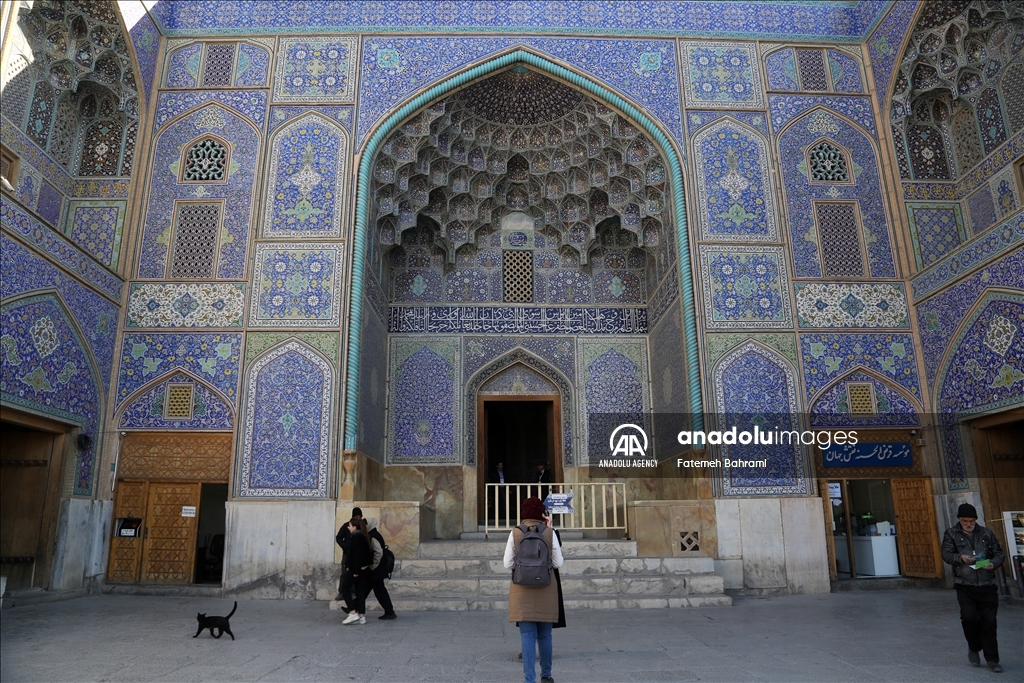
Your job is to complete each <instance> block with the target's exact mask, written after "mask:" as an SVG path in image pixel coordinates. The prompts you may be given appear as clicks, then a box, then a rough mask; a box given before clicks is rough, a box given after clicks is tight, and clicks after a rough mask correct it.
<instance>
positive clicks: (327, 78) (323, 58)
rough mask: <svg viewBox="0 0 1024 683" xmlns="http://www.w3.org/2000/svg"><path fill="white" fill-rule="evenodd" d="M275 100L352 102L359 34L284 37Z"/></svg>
mask: <svg viewBox="0 0 1024 683" xmlns="http://www.w3.org/2000/svg"><path fill="white" fill-rule="evenodd" d="M280 41H281V44H280V47H279V48H278V50H277V75H276V78H275V79H274V102H351V101H353V100H354V99H355V91H356V79H355V75H356V55H355V51H356V44H357V42H358V41H357V39H356V38H332V39H329V40H328V39H325V38H281V39H280Z"/></svg>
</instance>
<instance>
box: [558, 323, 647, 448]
mask: <svg viewBox="0 0 1024 683" xmlns="http://www.w3.org/2000/svg"><path fill="white" fill-rule="evenodd" d="M577 343H578V344H579V355H578V356H577V364H578V365H577V370H576V372H577V376H578V377H579V380H578V381H579V383H580V391H579V406H580V417H581V420H582V425H581V428H582V431H583V435H582V436H583V438H582V443H583V444H585V446H586V448H587V450H586V452H582V453H579V454H578V461H577V462H578V464H580V465H585V464H587V463H589V462H591V461H592V460H595V459H599V458H600V457H602V455H604V454H606V453H607V449H608V445H607V441H606V439H607V438H608V435H610V434H611V431H612V429H614V426H615V425H617V424H620V423H621V422H622V421H623V420H622V418H623V416H630V417H632V419H634V420H641V421H645V418H644V415H643V413H649V412H650V410H651V408H650V406H651V397H650V393H649V387H650V373H649V370H648V360H647V340H646V339H626V338H623V339H602V340H600V341H598V340H589V339H587V340H582V339H581V340H579V341H578V342H577ZM612 422H614V424H612ZM645 422H646V421H645ZM642 426H644V427H645V428H649V426H650V425H648V424H644V425H642ZM648 431H649V429H648ZM595 451H596V452H595ZM592 456H593V457H592Z"/></svg>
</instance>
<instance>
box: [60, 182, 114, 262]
mask: <svg viewBox="0 0 1024 683" xmlns="http://www.w3.org/2000/svg"><path fill="white" fill-rule="evenodd" d="M127 210H128V202H125V201H106V200H98V199H91V200H81V199H73V200H71V201H70V202H69V203H68V218H67V221H68V225H67V229H66V230H65V232H66V233H67V234H68V235H69V236H70V237H71V239H73V240H74V241H75V243H77V244H78V245H79V246H80V247H82V248H83V249H85V250H86V251H87V252H89V253H90V254H91V255H92V256H94V257H95V258H96V260H97V261H99V262H100V263H102V264H103V265H105V266H107V267H108V268H110V269H111V270H117V268H118V266H119V264H120V262H121V236H122V234H123V233H124V217H125V214H126V213H127Z"/></svg>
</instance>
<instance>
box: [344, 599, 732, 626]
mask: <svg viewBox="0 0 1024 683" xmlns="http://www.w3.org/2000/svg"><path fill="white" fill-rule="evenodd" d="M392 602H393V604H394V607H395V612H397V613H398V614H399V618H401V614H402V613H403V612H492V611H493V612H498V611H506V610H508V597H507V594H506V596H505V597H504V598H498V597H495V598H392ZM730 605H732V598H731V597H729V596H728V595H686V596H669V595H645V596H642V597H639V596H628V597H627V596H623V597H612V596H607V595H576V596H573V597H571V598H565V609H566V610H567V611H570V612H571V611H576V610H598V609H599V610H609V609H664V608H687V607H728V606H730ZM330 609H331V610H335V611H341V610H342V606H341V602H340V601H337V600H332V601H331V603H330ZM366 609H367V619H368V620H373V619H376V618H377V617H378V616H380V614H379V612H381V611H382V610H381V608H380V606H379V605H378V604H377V601H376V600H375V599H374V598H373V597H372V596H370V597H369V598H367V600H366ZM339 618H340V615H339ZM570 618H571V617H570Z"/></svg>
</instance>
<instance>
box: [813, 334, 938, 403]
mask: <svg viewBox="0 0 1024 683" xmlns="http://www.w3.org/2000/svg"><path fill="white" fill-rule="evenodd" d="M800 357H801V362H802V364H803V369H804V388H805V390H806V392H807V399H808V400H810V399H812V398H814V397H816V396H817V395H818V392H820V391H821V389H822V388H823V387H825V386H826V385H828V384H829V383H831V382H832V381H833V380H835V379H837V378H838V377H842V376H843V375H844V374H845V373H847V372H850V371H851V370H853V369H855V368H857V367H864V368H866V369H868V370H870V371H872V372H875V373H877V374H878V375H880V376H881V377H885V378H887V379H890V380H891V381H892V382H894V383H896V384H898V385H899V386H901V387H903V388H904V389H905V390H906V391H907V392H908V393H909V394H910V395H911V396H912V397H914V398H915V399H917V400H918V401H920V400H921V385H920V382H919V381H918V377H917V353H916V351H915V350H914V338H913V336H911V335H910V334H801V335H800Z"/></svg>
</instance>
